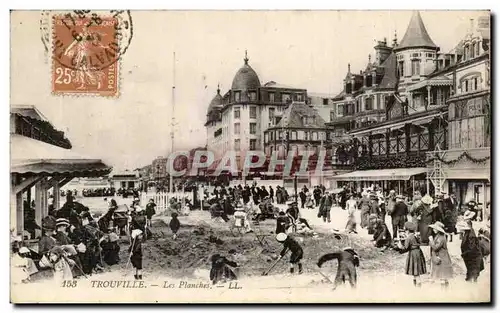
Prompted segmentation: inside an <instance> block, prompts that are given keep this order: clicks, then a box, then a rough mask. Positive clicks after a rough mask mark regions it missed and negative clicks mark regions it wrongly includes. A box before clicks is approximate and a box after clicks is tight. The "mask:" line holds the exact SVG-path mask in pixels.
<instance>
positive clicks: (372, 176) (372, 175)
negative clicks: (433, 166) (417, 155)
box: [333, 167, 427, 181]
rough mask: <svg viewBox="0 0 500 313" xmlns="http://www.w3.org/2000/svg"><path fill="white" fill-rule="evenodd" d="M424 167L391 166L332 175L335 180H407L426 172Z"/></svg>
mask: <svg viewBox="0 0 500 313" xmlns="http://www.w3.org/2000/svg"><path fill="white" fill-rule="evenodd" d="M426 172H427V168H425V167H411V168H391V169H383V170H366V171H354V172H350V173H344V174H340V175H337V176H334V177H333V179H335V180H354V181H381V180H409V179H410V177H412V176H414V175H418V174H422V173H426Z"/></svg>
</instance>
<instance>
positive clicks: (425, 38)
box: [396, 11, 437, 50]
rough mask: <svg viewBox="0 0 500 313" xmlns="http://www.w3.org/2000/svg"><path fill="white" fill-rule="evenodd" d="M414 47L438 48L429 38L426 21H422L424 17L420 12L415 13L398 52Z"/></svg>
mask: <svg viewBox="0 0 500 313" xmlns="http://www.w3.org/2000/svg"><path fill="white" fill-rule="evenodd" d="M412 47H425V48H434V49H435V48H437V46H436V44H435V43H434V42H433V41H432V39H431V37H430V36H429V33H427V29H425V25H424V21H422V17H421V16H420V13H419V12H418V11H414V12H413V15H412V17H411V20H410V23H409V24H408V28H407V29H406V33H405V35H404V37H403V40H401V43H400V44H399V45H398V47H397V48H396V50H401V49H405V48H412Z"/></svg>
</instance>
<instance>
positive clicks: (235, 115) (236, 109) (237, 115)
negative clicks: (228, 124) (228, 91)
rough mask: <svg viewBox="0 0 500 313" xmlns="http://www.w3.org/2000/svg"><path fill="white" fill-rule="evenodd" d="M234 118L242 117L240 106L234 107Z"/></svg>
mask: <svg viewBox="0 0 500 313" xmlns="http://www.w3.org/2000/svg"><path fill="white" fill-rule="evenodd" d="M234 118H235V119H236V118H240V108H234Z"/></svg>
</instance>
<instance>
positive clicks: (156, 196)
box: [141, 192, 194, 213]
mask: <svg viewBox="0 0 500 313" xmlns="http://www.w3.org/2000/svg"><path fill="white" fill-rule="evenodd" d="M172 198H176V199H178V200H180V199H185V198H187V199H189V200H190V201H191V203H193V200H194V199H193V193H192V192H160V193H156V192H148V193H145V192H144V193H142V194H141V205H142V206H144V207H145V206H146V204H148V202H149V200H150V199H153V201H154V202H155V203H156V211H157V212H158V213H160V212H163V211H165V210H167V208H168V207H169V203H170V199H172Z"/></svg>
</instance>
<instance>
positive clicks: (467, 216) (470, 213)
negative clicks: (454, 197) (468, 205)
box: [464, 210, 476, 220]
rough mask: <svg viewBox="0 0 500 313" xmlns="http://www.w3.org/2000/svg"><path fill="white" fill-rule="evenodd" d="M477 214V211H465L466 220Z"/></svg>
mask: <svg viewBox="0 0 500 313" xmlns="http://www.w3.org/2000/svg"><path fill="white" fill-rule="evenodd" d="M475 216H476V212H474V211H470V210H467V211H465V213H464V220H471V219H473V218H474V217H475Z"/></svg>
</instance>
